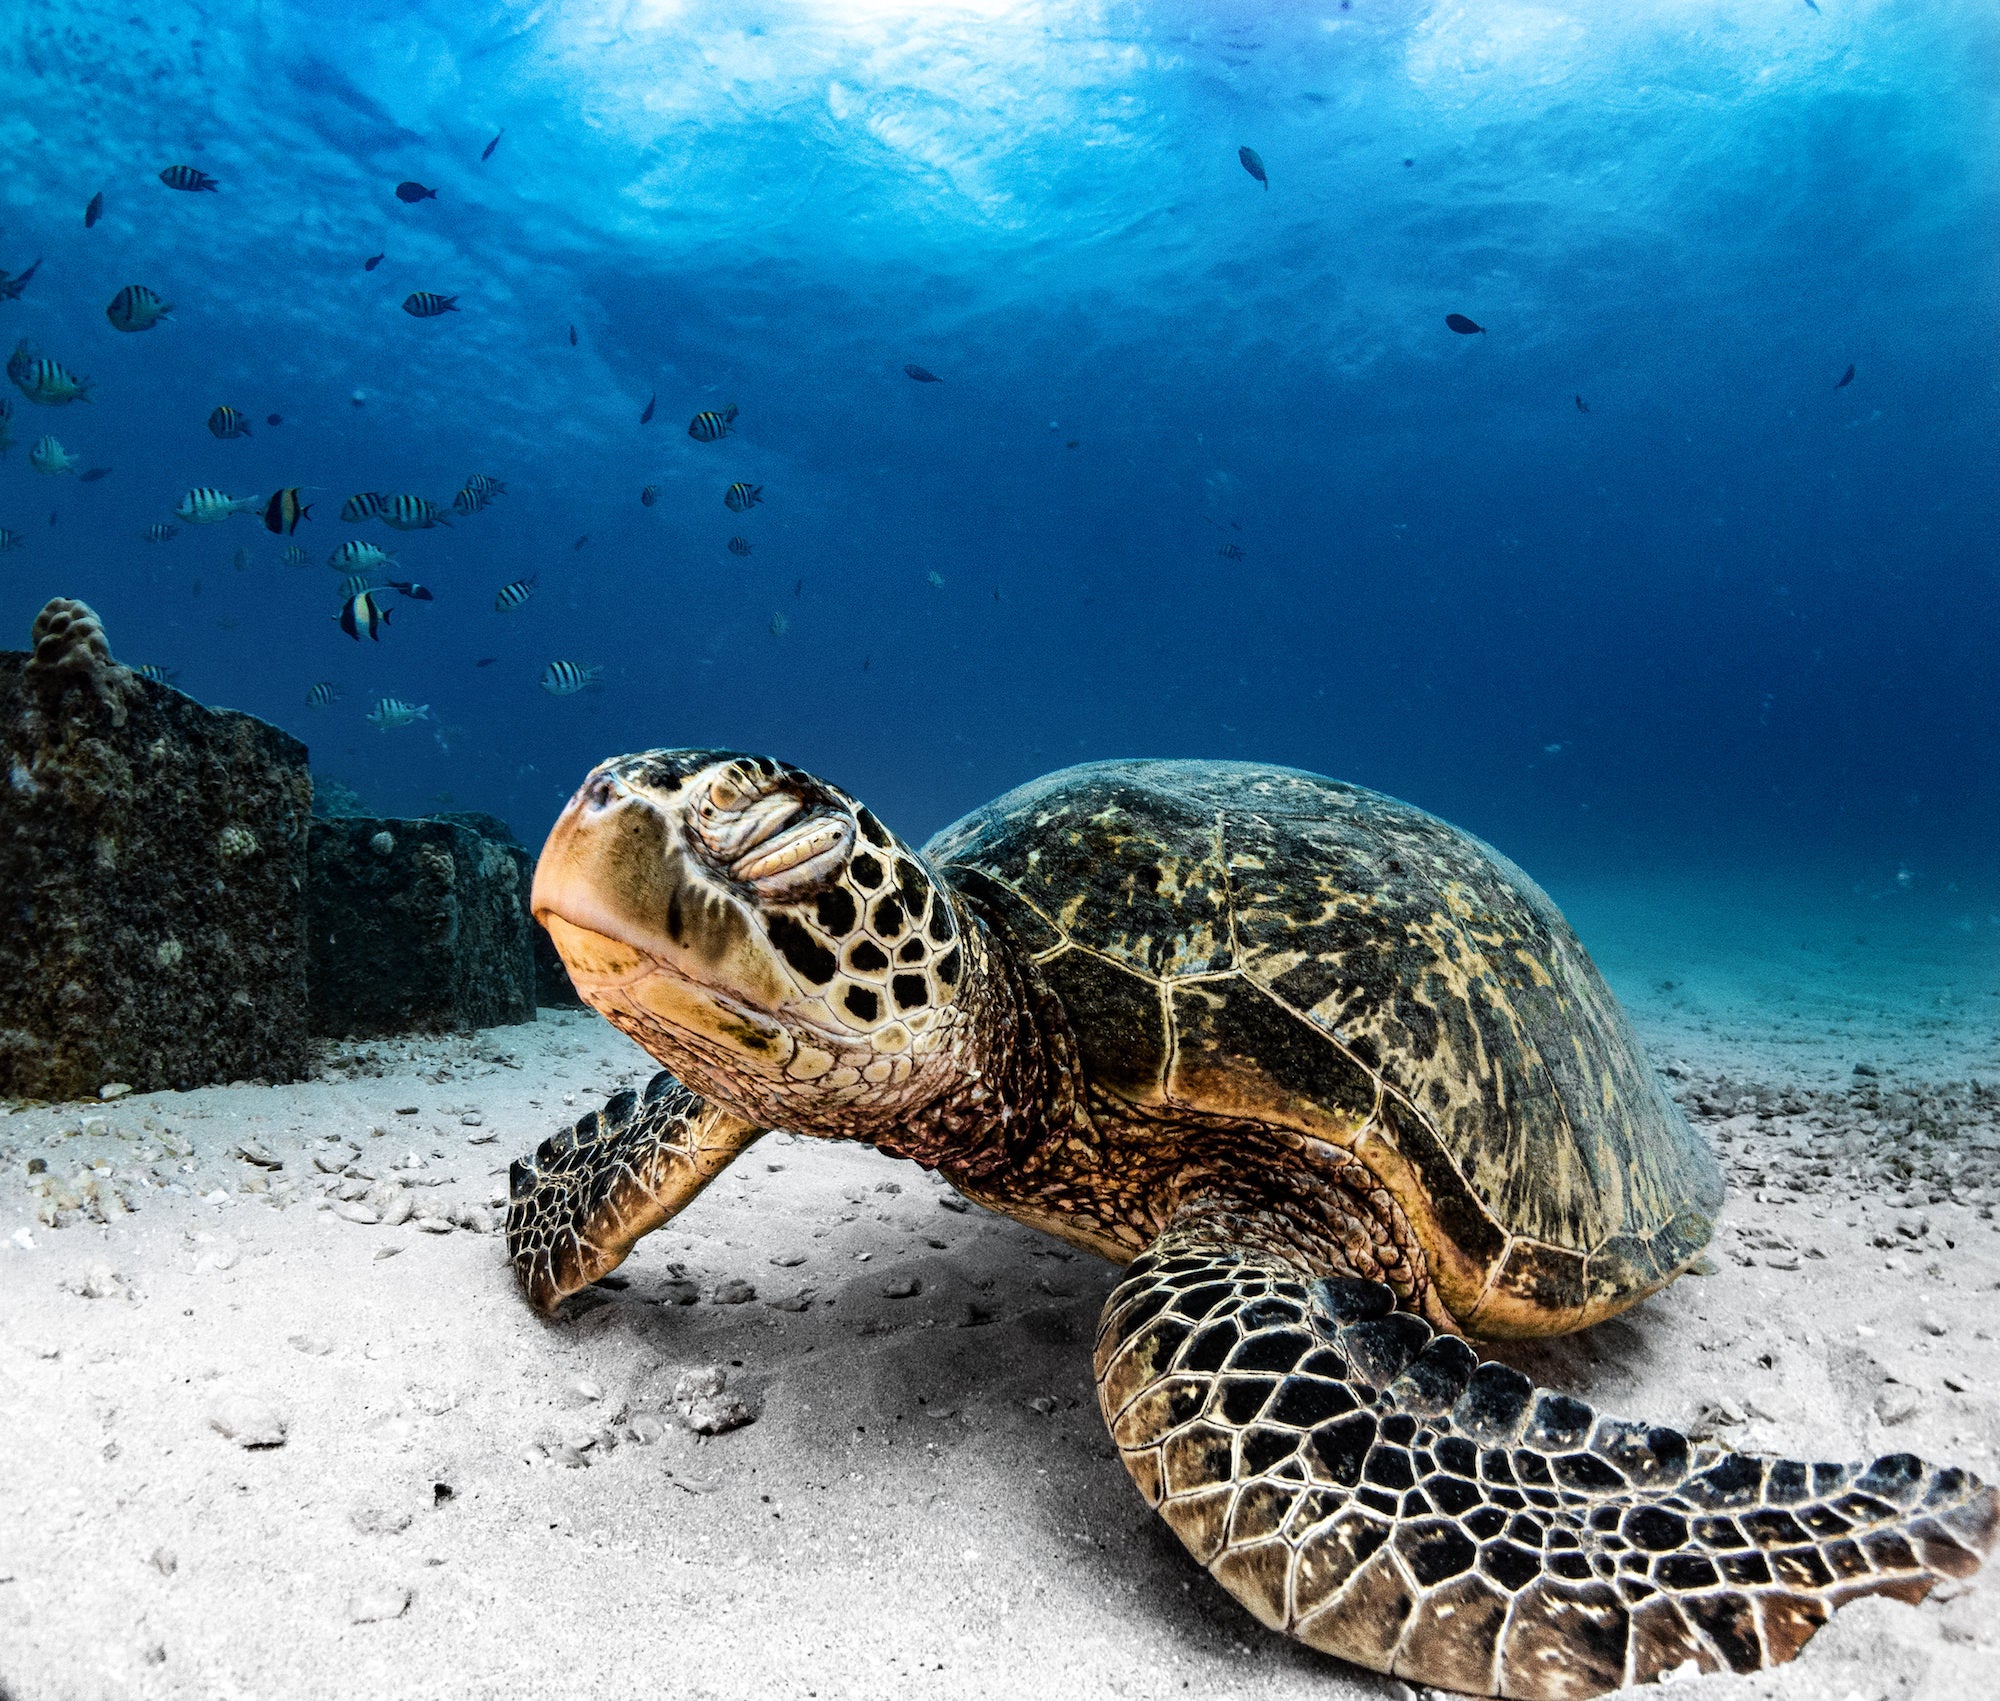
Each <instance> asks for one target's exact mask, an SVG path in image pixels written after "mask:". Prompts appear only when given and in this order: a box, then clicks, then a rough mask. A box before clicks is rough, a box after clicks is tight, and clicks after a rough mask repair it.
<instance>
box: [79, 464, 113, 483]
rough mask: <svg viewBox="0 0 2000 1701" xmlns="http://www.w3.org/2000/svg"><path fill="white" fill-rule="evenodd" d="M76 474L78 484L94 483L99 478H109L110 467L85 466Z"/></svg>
mask: <svg viewBox="0 0 2000 1701" xmlns="http://www.w3.org/2000/svg"><path fill="white" fill-rule="evenodd" d="M76 476H77V482H78V483H79V484H95V483H96V482H97V481H98V480H99V479H100V478H109V477H110V476H111V469H110V468H109V467H86V468H85V469H84V470H83V471H82V472H80V473H78V474H77V475H76Z"/></svg>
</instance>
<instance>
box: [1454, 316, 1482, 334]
mask: <svg viewBox="0 0 2000 1701" xmlns="http://www.w3.org/2000/svg"><path fill="white" fill-rule="evenodd" d="M1444 322H1445V323H1446V324H1447V325H1449V326H1450V327H1451V328H1452V329H1453V330H1454V331H1456V332H1457V333H1458V334H1459V335H1460V336H1461V337H1471V336H1482V337H1483V336H1484V335H1485V334H1486V327H1485V326H1484V325H1475V324H1474V323H1473V322H1472V321H1471V320H1470V319H1468V318H1466V316H1465V315H1464V314H1463V313H1447V314H1446V315H1445V316H1444Z"/></svg>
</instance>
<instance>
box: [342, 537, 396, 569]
mask: <svg viewBox="0 0 2000 1701" xmlns="http://www.w3.org/2000/svg"><path fill="white" fill-rule="evenodd" d="M395 559H396V558H395V556H393V555H391V554H390V553H389V552H388V551H387V550H386V549H384V548H382V547H381V545H380V544H374V543H369V542H368V541H367V540H366V539H365V538H358V537H351V538H349V539H348V540H347V541H346V542H345V543H343V544H342V545H341V546H340V547H339V548H338V549H336V550H335V551H334V552H333V553H332V554H331V555H329V556H328V557H327V558H326V564H327V565H328V566H329V567H331V568H332V569H333V570H334V571H335V572H336V573H372V572H374V571H375V570H376V569H377V568H378V567H387V566H389V565H390V564H391V563H393V562H394V561H395Z"/></svg>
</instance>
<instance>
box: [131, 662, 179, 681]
mask: <svg viewBox="0 0 2000 1701" xmlns="http://www.w3.org/2000/svg"><path fill="white" fill-rule="evenodd" d="M132 671H133V672H134V673H136V674H137V675H138V676H139V677H140V678H141V679H150V680H151V681H152V682H153V683H154V684H155V685H171V684H173V682H174V681H175V680H176V679H178V678H180V674H179V672H178V671H176V670H175V669H173V668H165V667H162V666H160V664H159V663H158V662H141V663H139V665H138V666H137V667H135V668H133V670H132Z"/></svg>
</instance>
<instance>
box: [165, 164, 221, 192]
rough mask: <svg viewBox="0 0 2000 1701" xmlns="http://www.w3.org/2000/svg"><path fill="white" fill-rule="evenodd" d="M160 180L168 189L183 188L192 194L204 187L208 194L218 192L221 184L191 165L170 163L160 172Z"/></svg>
mask: <svg viewBox="0 0 2000 1701" xmlns="http://www.w3.org/2000/svg"><path fill="white" fill-rule="evenodd" d="M160 181H161V182H162V183H164V184H165V185H166V186H167V187H168V188H169V189H184V190H186V191H187V193H188V194H190V195H193V194H196V193H198V192H199V191H201V190H203V189H206V190H208V191H209V193H210V194H219V193H220V192H221V188H222V186H221V185H220V184H219V183H217V182H216V181H215V179H214V178H212V177H210V176H209V175H208V173H207V172H205V171H197V170H196V169H195V168H194V167H193V166H191V165H170V166H168V167H167V169H166V170H165V171H163V172H161V173H160Z"/></svg>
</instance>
